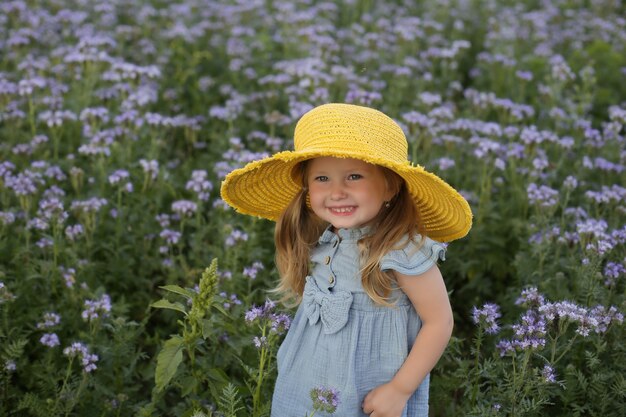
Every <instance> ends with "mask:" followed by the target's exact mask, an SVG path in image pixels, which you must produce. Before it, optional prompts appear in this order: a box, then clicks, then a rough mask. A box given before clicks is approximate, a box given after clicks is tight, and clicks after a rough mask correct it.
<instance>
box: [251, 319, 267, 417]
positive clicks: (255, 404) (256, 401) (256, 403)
mask: <svg viewBox="0 0 626 417" xmlns="http://www.w3.org/2000/svg"><path fill="white" fill-rule="evenodd" d="M266 327H267V326H265V325H264V326H263V327H261V340H265V335H266V333H267V329H266ZM267 353H268V352H267V347H266V346H265V343H264V344H262V345H261V357H260V360H259V375H258V377H257V381H256V389H255V392H254V397H253V399H252V411H253V412H252V415H253V416H254V417H257V416H258V415H259V411H260V408H261V404H260V403H261V386H262V385H263V379H264V378H265V361H266V358H267Z"/></svg>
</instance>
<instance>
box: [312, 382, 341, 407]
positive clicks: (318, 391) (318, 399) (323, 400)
mask: <svg viewBox="0 0 626 417" xmlns="http://www.w3.org/2000/svg"><path fill="white" fill-rule="evenodd" d="M311 400H312V401H313V410H315V411H323V412H325V413H329V414H333V413H334V412H335V411H336V410H337V406H339V403H340V401H339V391H338V390H337V389H335V388H326V387H323V386H319V387H315V388H313V389H312V390H311Z"/></svg>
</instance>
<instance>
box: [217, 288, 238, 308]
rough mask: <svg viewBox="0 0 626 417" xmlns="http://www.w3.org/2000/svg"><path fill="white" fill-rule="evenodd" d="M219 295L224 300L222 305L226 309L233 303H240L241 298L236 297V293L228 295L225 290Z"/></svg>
mask: <svg viewBox="0 0 626 417" xmlns="http://www.w3.org/2000/svg"><path fill="white" fill-rule="evenodd" d="M220 297H222V298H223V299H224V302H223V303H222V307H224V308H225V309H226V310H228V309H230V308H231V307H232V306H234V305H237V306H238V305H241V300H240V299H239V298H237V294H230V295H228V294H227V293H225V292H221V293H220Z"/></svg>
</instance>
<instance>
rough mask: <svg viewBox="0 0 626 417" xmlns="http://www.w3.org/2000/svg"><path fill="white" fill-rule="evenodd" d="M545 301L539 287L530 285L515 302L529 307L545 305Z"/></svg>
mask: <svg viewBox="0 0 626 417" xmlns="http://www.w3.org/2000/svg"><path fill="white" fill-rule="evenodd" d="M545 301H546V300H545V298H544V296H543V295H542V294H541V293H540V292H539V290H538V289H537V287H529V288H525V289H523V290H522V294H521V295H520V296H519V298H518V299H517V300H515V304H516V305H522V306H524V307H528V308H532V307H534V308H537V307H540V306H542V305H544V304H545Z"/></svg>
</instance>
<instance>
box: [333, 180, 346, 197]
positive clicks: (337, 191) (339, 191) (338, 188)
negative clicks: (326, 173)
mask: <svg viewBox="0 0 626 417" xmlns="http://www.w3.org/2000/svg"><path fill="white" fill-rule="evenodd" d="M345 196H346V191H345V189H344V186H343V184H342V183H340V182H337V183H335V184H333V186H332V189H331V190H330V197H331V198H332V199H333V200H338V199H341V198H344V197H345Z"/></svg>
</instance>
